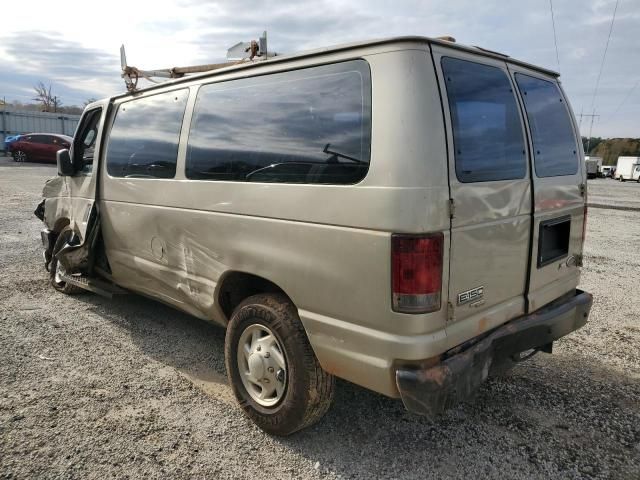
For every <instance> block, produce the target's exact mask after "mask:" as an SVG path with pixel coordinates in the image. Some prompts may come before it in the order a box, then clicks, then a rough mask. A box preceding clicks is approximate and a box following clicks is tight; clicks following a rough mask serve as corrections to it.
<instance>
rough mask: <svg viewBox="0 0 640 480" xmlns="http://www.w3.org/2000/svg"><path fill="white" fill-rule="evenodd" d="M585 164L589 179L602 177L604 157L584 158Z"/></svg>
mask: <svg viewBox="0 0 640 480" xmlns="http://www.w3.org/2000/svg"><path fill="white" fill-rule="evenodd" d="M584 163H585V167H586V170H587V179H593V178H597V177H598V176H600V175H599V174H600V171H601V168H602V157H590V156H586V157H584Z"/></svg>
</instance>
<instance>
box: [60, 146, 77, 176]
mask: <svg viewBox="0 0 640 480" xmlns="http://www.w3.org/2000/svg"><path fill="white" fill-rule="evenodd" d="M56 160H57V162H58V175H60V176H62V177H70V176H71V175H73V174H74V173H75V169H74V168H73V163H71V155H69V150H67V149H63V150H58V151H57V152H56Z"/></svg>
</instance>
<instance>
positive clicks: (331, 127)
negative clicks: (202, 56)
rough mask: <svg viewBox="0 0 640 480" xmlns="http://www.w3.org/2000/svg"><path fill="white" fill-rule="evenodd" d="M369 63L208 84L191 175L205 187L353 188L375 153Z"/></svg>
mask: <svg viewBox="0 0 640 480" xmlns="http://www.w3.org/2000/svg"><path fill="white" fill-rule="evenodd" d="M370 138H371V80H370V72H369V65H368V64H367V62H365V61H364V60H355V61H350V62H344V63H338V64H334V65H326V66H320V67H313V68H305V69H300V70H293V71H289V72H284V73H276V74H272V75H264V76H259V77H252V78H247V79H241V80H235V81H229V82H221V83H214V84H209V85H204V86H203V87H201V88H200V91H199V92H198V98H197V101H196V106H195V110H194V116H193V121H192V123H191V131H190V133H189V142H188V148H187V161H186V176H187V178H192V179H199V180H227V181H236V182H280V183H322V184H353V183H357V182H359V181H360V180H362V179H363V178H364V176H365V175H366V173H367V170H368V168H369V157H370V149H371V141H370Z"/></svg>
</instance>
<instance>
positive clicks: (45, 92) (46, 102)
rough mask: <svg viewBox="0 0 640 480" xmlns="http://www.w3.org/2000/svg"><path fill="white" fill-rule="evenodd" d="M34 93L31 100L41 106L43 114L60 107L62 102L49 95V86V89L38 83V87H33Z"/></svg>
mask: <svg viewBox="0 0 640 480" xmlns="http://www.w3.org/2000/svg"><path fill="white" fill-rule="evenodd" d="M33 89H34V90H35V91H36V96H35V97H34V98H33V100H34V101H36V102H38V103H40V104H42V111H43V112H51V111H54V112H55V111H56V110H57V108H58V107H60V105H62V101H60V99H59V98H58V97H57V96H54V95H52V94H51V84H49V87H48V88H47V86H46V85H45V84H44V83H42V82H38V85H36V86H35V87H33Z"/></svg>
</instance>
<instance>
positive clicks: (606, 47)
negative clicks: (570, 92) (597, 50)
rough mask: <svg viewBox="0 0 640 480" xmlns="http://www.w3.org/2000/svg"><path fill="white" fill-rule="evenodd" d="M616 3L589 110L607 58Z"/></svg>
mask: <svg viewBox="0 0 640 480" xmlns="http://www.w3.org/2000/svg"><path fill="white" fill-rule="evenodd" d="M618 3H620V0H616V6H615V7H614V9H613V17H611V26H610V27H609V36H608V37H607V43H606V44H605V46H604V54H603V55H602V62H601V63H600V71H599V72H598V78H597V79H596V87H595V88H594V89H593V98H592V99H591V109H592V110H593V109H594V108H595V103H596V96H597V95H598V87H599V86H600V77H601V76H602V70H604V61H605V59H606V58H607V50H608V49H609V40H611V33H612V32H613V22H615V21H616V12H617V11H618Z"/></svg>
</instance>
